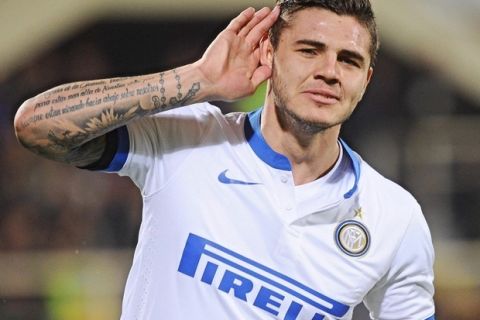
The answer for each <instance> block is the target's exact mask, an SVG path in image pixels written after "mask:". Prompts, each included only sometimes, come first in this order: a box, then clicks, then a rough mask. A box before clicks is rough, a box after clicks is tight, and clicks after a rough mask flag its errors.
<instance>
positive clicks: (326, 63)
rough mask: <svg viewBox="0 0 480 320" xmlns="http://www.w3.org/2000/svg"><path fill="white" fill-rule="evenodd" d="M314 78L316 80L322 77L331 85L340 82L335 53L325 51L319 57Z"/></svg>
mask: <svg viewBox="0 0 480 320" xmlns="http://www.w3.org/2000/svg"><path fill="white" fill-rule="evenodd" d="M314 78H315V79H316V80H318V79H321V80H323V81H325V82H326V83H327V84H329V85H332V84H336V83H338V81H339V70H338V64H337V55H336V54H335V53H328V52H325V53H324V54H323V55H321V56H319V57H318V62H317V65H316V68H315V74H314Z"/></svg>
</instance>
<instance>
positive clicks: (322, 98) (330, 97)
mask: <svg viewBox="0 0 480 320" xmlns="http://www.w3.org/2000/svg"><path fill="white" fill-rule="evenodd" d="M302 93H303V94H305V95H306V96H307V97H308V98H309V99H311V100H313V101H315V102H316V103H319V104H324V105H331V104H335V103H337V102H338V101H339V100H340V97H339V96H338V95H337V94H335V93H334V92H332V91H330V90H325V89H309V90H305V91H303V92H302Z"/></svg>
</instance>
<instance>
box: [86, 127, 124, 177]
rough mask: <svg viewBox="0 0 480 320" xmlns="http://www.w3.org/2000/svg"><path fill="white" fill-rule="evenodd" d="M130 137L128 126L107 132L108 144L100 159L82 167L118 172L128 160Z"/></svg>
mask: <svg viewBox="0 0 480 320" xmlns="http://www.w3.org/2000/svg"><path fill="white" fill-rule="evenodd" d="M129 149H130V139H129V136H128V130H127V127H126V126H123V127H120V128H118V129H116V130H113V131H111V132H108V133H107V134H106V145H105V150H104V151H103V154H102V156H101V157H100V159H98V160H97V161H95V162H94V163H92V164H90V165H88V166H84V167H80V169H87V170H91V171H105V172H118V171H120V170H121V169H122V168H123V166H124V164H125V162H126V161H127V157H128V152H129Z"/></svg>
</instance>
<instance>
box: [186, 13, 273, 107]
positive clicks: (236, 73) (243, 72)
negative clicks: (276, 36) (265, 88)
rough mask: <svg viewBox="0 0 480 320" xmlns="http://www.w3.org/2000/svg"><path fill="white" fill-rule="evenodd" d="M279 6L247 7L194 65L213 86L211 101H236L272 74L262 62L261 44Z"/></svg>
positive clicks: (248, 93) (252, 91)
mask: <svg viewBox="0 0 480 320" xmlns="http://www.w3.org/2000/svg"><path fill="white" fill-rule="evenodd" d="M279 12H280V9H279V8H278V7H275V8H274V9H273V10H270V9H269V8H266V7H265V8H263V9H261V10H259V11H257V12H255V9H253V8H248V9H246V10H244V11H243V12H242V13H240V14H239V15H238V16H237V17H235V18H234V19H233V20H232V21H231V22H230V24H229V25H228V26H227V27H226V28H225V30H223V31H222V32H221V33H220V34H219V35H218V36H217V37H216V39H215V40H214V41H213V42H212V43H211V44H210V46H209V47H208V49H207V50H206V51H205V53H204V55H203V57H202V58H201V59H200V60H199V61H197V62H196V63H195V64H196V65H197V66H198V68H199V70H200V71H201V73H202V74H203V76H204V78H205V79H206V81H207V82H208V85H209V86H211V94H210V96H209V99H210V100H226V101H229V100H236V99H239V98H242V97H245V96H248V95H250V94H252V93H254V92H255V89H256V88H257V87H258V85H259V84H260V83H262V82H263V81H265V80H266V79H268V78H269V77H270V75H271V72H272V71H271V68H270V67H269V66H266V65H261V63H260V49H259V44H260V41H261V40H262V39H263V37H264V36H265V35H266V33H267V32H268V30H269V29H270V27H271V26H272V25H273V24H274V22H275V21H276V20H277V18H278V15H279Z"/></svg>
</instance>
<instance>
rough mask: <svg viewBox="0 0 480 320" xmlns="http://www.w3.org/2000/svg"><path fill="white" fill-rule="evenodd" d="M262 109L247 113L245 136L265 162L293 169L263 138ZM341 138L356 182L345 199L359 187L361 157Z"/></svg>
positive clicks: (285, 169) (286, 169)
mask: <svg viewBox="0 0 480 320" xmlns="http://www.w3.org/2000/svg"><path fill="white" fill-rule="evenodd" d="M262 109H263V108H260V109H258V110H255V111H252V112H249V113H248V114H247V119H245V124H244V131H245V138H246V139H247V141H248V144H249V145H250V147H251V148H252V150H253V151H254V152H255V154H256V155H257V156H258V157H259V158H260V159H262V161H263V162H265V163H266V164H268V165H269V166H271V167H272V168H275V169H279V170H284V171H291V170H292V167H291V165H290V161H288V159H287V157H285V156H284V155H283V154H280V153H278V152H276V151H275V150H273V149H272V148H270V146H269V145H268V144H267V142H266V141H265V139H264V138H263V135H262V131H261V129H260V117H261V114H262ZM339 140H340V144H341V145H342V147H343V150H344V151H345V154H347V155H348V157H349V159H350V163H351V165H352V169H353V172H354V175H355V183H354V185H353V187H352V189H350V191H348V192H347V193H345V194H344V195H343V197H344V198H345V199H348V198H350V197H351V196H352V195H353V194H354V193H355V192H356V191H357V189H358V181H359V179H360V159H359V158H358V156H357V155H355V152H354V151H353V150H352V149H350V147H349V146H348V145H347V144H346V143H345V141H343V140H342V139H339Z"/></svg>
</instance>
